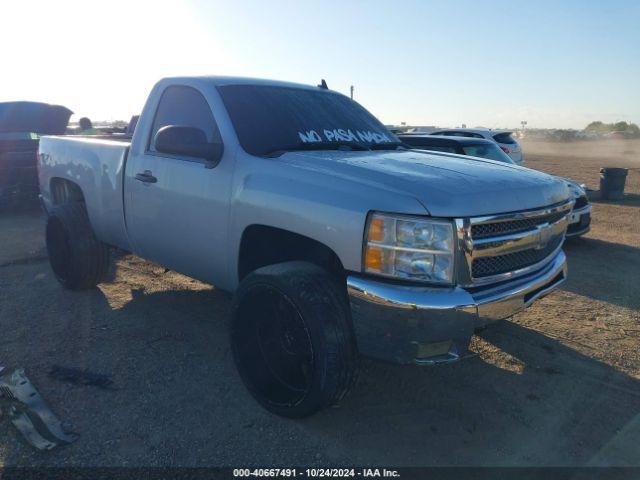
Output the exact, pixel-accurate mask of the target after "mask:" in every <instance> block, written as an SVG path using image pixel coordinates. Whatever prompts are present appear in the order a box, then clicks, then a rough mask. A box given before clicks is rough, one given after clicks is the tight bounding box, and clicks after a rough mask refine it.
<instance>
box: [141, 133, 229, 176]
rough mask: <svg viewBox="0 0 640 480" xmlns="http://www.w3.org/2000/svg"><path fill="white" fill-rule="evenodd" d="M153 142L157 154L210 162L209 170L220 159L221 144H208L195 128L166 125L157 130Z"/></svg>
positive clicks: (204, 135)
mask: <svg viewBox="0 0 640 480" xmlns="http://www.w3.org/2000/svg"><path fill="white" fill-rule="evenodd" d="M153 141H154V145H155V147H156V150H157V151H158V152H162V153H169V154H172V155H185V156H187V157H194V158H201V159H203V160H207V161H208V162H210V164H209V165H207V167H209V168H212V167H214V166H215V165H217V164H218V162H219V161H220V158H222V152H223V146H222V143H210V142H209V141H207V135H206V134H205V133H204V132H203V131H202V130H200V129H199V128H195V127H183V126H180V125H167V126H166V127H162V128H161V129H160V130H158V132H157V133H156V136H155V138H154V140H153Z"/></svg>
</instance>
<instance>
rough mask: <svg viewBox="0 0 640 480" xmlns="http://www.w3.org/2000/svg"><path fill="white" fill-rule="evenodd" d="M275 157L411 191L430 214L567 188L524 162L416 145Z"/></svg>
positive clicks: (513, 206)
mask: <svg viewBox="0 0 640 480" xmlns="http://www.w3.org/2000/svg"><path fill="white" fill-rule="evenodd" d="M278 160H279V161H281V162H285V163H288V164H290V165H291V166H295V167H299V168H304V169H307V170H310V171H314V172H318V173H323V174H326V175H327V176H331V177H336V178H340V179H344V180H349V181H353V182H357V183H364V184H367V185H370V186H375V187H377V188H381V189H384V190H387V191H395V192H398V193H401V194H403V195H407V194H409V195H412V196H413V197H415V198H416V199H417V200H418V201H419V202H420V203H422V205H423V206H424V207H425V208H426V209H427V210H428V212H429V214H430V215H432V216H435V217H467V216H479V215H492V214H496V213H506V212H514V211H518V210H528V209H534V208H539V207H546V206H548V205H552V204H555V203H559V202H563V201H565V200H567V199H568V198H570V196H571V194H570V192H569V189H568V187H567V183H566V182H565V181H562V180H560V179H558V178H557V177H553V176H551V175H547V174H545V173H541V172H537V171H535V170H531V169H528V168H525V167H519V166H516V165H509V164H505V163H501V162H494V161H491V160H485V159H480V158H475V157H474V158H473V159H470V158H469V157H465V156H462V155H451V154H439V153H433V152H425V151H419V150H406V151H400V150H394V151H369V152H361V151H333V150H332V151H312V152H289V153H286V154H284V155H282V156H281V157H280V158H279V159H278Z"/></svg>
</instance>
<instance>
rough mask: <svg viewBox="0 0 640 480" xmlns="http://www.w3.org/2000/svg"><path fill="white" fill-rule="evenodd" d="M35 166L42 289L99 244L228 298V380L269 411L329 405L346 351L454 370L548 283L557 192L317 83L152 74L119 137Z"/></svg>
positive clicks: (564, 194)
mask: <svg viewBox="0 0 640 480" xmlns="http://www.w3.org/2000/svg"><path fill="white" fill-rule="evenodd" d="M39 161H40V164H39V182H40V189H41V195H42V200H43V202H44V205H45V208H46V210H47V212H48V221H47V227H46V241H47V247H48V251H49V258H50V262H51V267H52V269H53V272H54V273H55V275H56V277H57V278H58V279H59V281H60V282H61V283H62V285H64V286H65V287H67V288H70V289H83V288H91V287H94V286H96V285H97V284H98V283H99V282H100V281H101V280H102V279H103V278H104V275H105V273H106V272H107V269H108V268H109V252H110V250H111V249H112V248H117V249H121V250H125V251H128V252H133V253H135V254H137V255H139V256H141V257H143V258H146V259H149V260H153V261H155V262H157V263H159V264H161V265H163V266H165V267H167V268H169V269H172V270H175V271H177V272H181V273H183V274H186V275H190V276H192V277H194V278H197V279H200V280H202V281H204V282H208V283H211V284H213V285H215V286H216V287H217V288H219V289H221V290H225V291H229V292H234V301H233V308H232V314H233V316H232V322H231V329H230V330H231V331H230V337H231V345H232V352H233V357H234V360H235V362H236V365H237V367H238V371H239V373H240V375H241V377H242V379H243V381H244V383H245V385H246V386H247V388H248V389H249V391H250V392H251V393H252V394H253V396H254V397H255V398H256V399H257V400H258V401H259V402H260V403H261V404H262V405H263V406H264V407H265V408H267V409H268V410H270V411H272V412H274V413H276V414H279V415H283V416H288V417H302V416H306V415H310V414H312V413H314V412H316V411H317V410H319V409H321V408H323V407H325V406H327V405H329V404H331V403H335V402H337V401H338V400H340V399H341V398H342V396H343V395H344V394H345V393H346V392H347V391H348V389H349V387H350V385H351V383H352V381H353V379H354V376H355V371H356V365H357V358H358V354H363V355H367V356H371V357H375V358H379V359H383V360H387V361H393V362H397V363H403V364H409V363H413V364H423V365H430V364H437V363H442V362H451V361H455V360H458V359H460V358H462V357H464V356H465V355H467V354H468V346H469V343H470V340H471V337H472V336H473V334H474V331H476V330H477V329H478V328H482V327H484V326H486V325H487V324H488V323H490V322H493V321H496V320H500V319H504V318H507V317H509V316H511V315H513V314H515V313H517V312H519V311H521V310H523V309H524V308H525V307H527V306H528V305H530V304H531V303H532V302H534V301H535V300H536V299H537V298H540V297H542V296H543V295H546V294H548V293H549V292H551V291H552V290H554V289H555V288H556V287H557V286H558V285H560V284H561V283H562V282H563V281H564V280H565V277H566V262H565V255H564V253H563V252H562V250H561V248H562V244H563V241H564V237H565V231H566V228H567V223H568V214H569V212H570V211H571V207H572V204H573V200H572V196H571V193H570V192H569V190H568V187H567V185H566V183H565V182H563V181H560V180H558V179H557V178H554V177H551V176H549V175H545V174H543V173H539V172H535V171H532V170H528V169H525V168H522V167H518V166H515V165H502V164H499V163H497V162H492V161H489V160H487V161H484V160H478V159H473V160H470V159H465V158H464V157H460V156H455V155H451V156H450V155H443V154H434V153H429V152H424V151H418V150H411V149H408V148H406V147H405V146H403V145H402V144H401V143H400V142H399V141H398V139H397V138H396V137H395V136H394V135H393V134H392V133H390V132H389V131H388V130H387V129H385V127H384V126H383V125H382V124H381V123H380V122H379V121H378V120H377V119H376V118H375V117H373V116H372V115H371V114H370V113H369V112H367V111H366V110H365V109H364V108H362V107H361V106H360V105H359V104H357V103H356V102H354V101H352V100H350V99H349V98H347V97H345V96H343V95H341V94H338V93H336V92H333V91H330V90H328V89H326V88H322V87H311V86H305V85H298V84H291V83H284V82H275V81H263V80H251V79H242V78H222V77H198V78H193V77H189V78H170V79H164V80H161V81H160V82H159V83H158V84H157V85H156V86H155V87H154V89H153V91H152V92H151V94H150V96H149V99H148V101H147V103H146V106H145V107H144V110H143V112H142V114H141V116H140V119H139V122H138V124H137V126H136V129H135V133H134V135H133V138H132V140H131V142H129V141H123V139H119V140H109V139H102V138H93V139H92V138H70V137H65V138H63V137H44V138H42V140H41V142H40V160H39ZM178 320H179V319H176V321H178Z"/></svg>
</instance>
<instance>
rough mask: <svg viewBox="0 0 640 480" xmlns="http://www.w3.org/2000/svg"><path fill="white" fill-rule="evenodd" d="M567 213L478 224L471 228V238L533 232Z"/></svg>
mask: <svg viewBox="0 0 640 480" xmlns="http://www.w3.org/2000/svg"><path fill="white" fill-rule="evenodd" d="M566 214H567V213H566V212H554V213H549V214H547V215H542V216H539V217H529V218H520V219H517V220H507V221H501V222H492V223H478V224H476V225H472V226H471V237H472V238H474V239H480V238H489V237H498V236H501V235H509V234H511V233H520V232H526V231H527V230H533V229H534V228H535V227H536V225H540V224H542V223H554V222H557V221H558V220H560V219H561V218H562V217H564V216H565V215H566Z"/></svg>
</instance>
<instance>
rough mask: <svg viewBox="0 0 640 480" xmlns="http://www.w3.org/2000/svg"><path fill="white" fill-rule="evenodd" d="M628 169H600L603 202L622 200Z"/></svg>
mask: <svg viewBox="0 0 640 480" xmlns="http://www.w3.org/2000/svg"><path fill="white" fill-rule="evenodd" d="M628 171H629V170H627V169H626V168H601V169H600V195H601V197H602V199H603V200H622V199H623V197H624V184H625V182H626V181H627V172H628Z"/></svg>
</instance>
